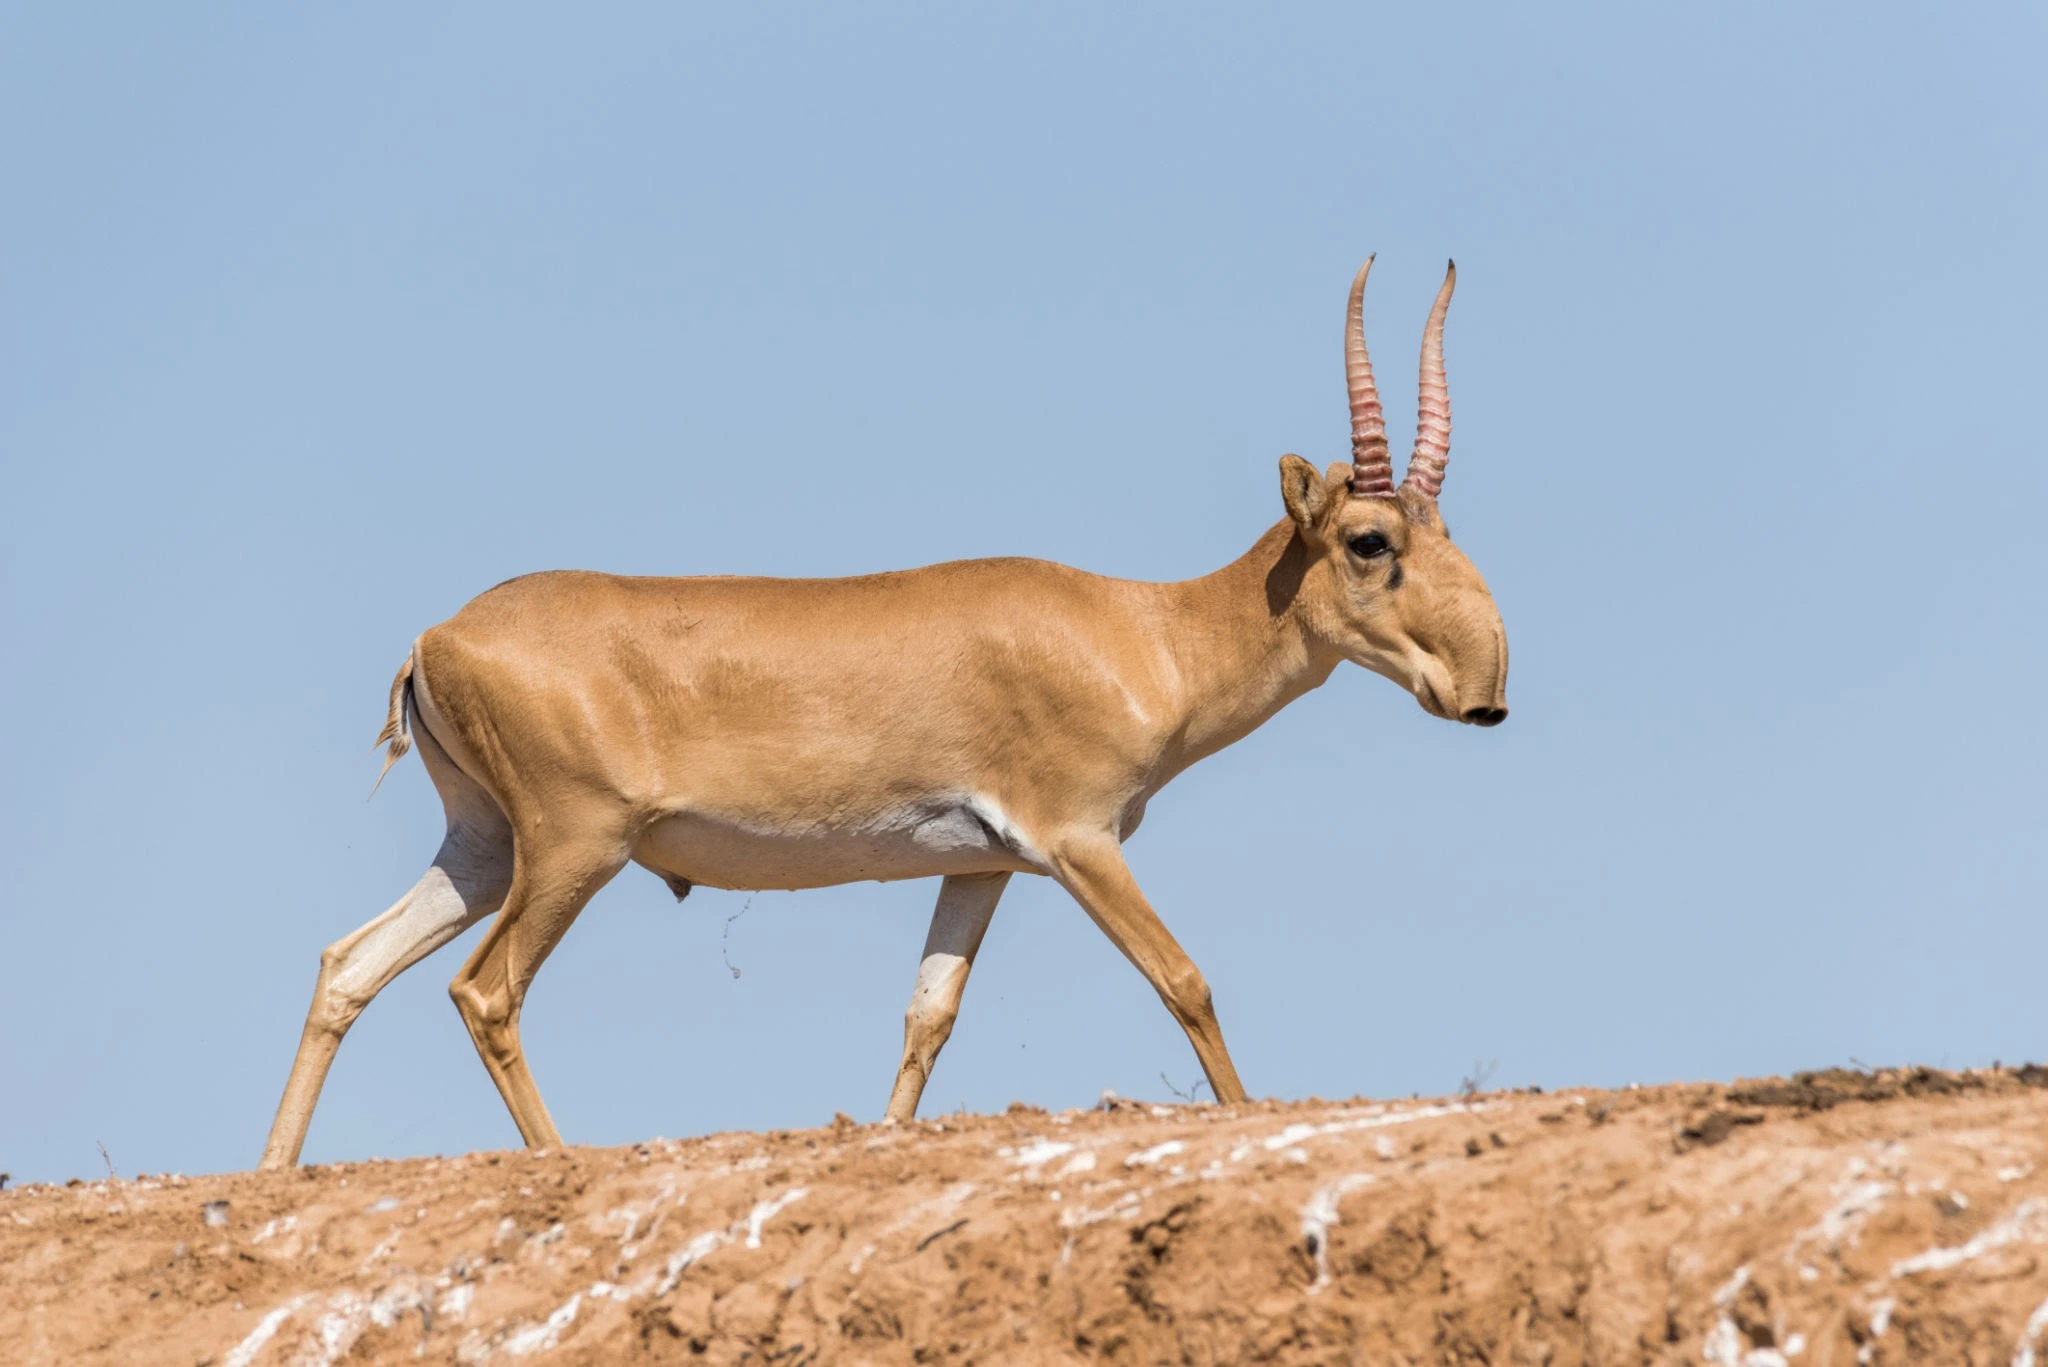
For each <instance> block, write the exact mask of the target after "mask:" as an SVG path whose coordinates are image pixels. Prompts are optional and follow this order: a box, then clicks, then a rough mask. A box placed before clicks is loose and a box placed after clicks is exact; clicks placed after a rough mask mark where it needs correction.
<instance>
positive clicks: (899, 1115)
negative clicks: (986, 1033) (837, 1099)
mask: <svg viewBox="0 0 2048 1367" xmlns="http://www.w3.org/2000/svg"><path fill="white" fill-rule="evenodd" d="M1009 881H1010V875H1009V874H1007V873H989V874H966V875H956V876H954V877H950V878H948V879H946V880H945V882H944V883H943V884H942V885H941V886H940V888H939V905H938V907H937V909H936V910H934V911H933V912H932V926H931V930H930V931H929V932H928V933H927V934H926V935H925V940H924V957H923V959H922V960H921V961H920V962H919V964H918V967H917V985H916V986H915V987H913V988H912V989H911V993H910V1008H909V1009H908V1010H907V1011H905V1012H904V1013H903V1061H902V1063H901V1064H899V1065H898V1067H897V1069H896V1085H895V1087H894V1088H893V1089H892V1090H891V1092H890V1095H889V1111H888V1118H889V1119H891V1120H909V1119H910V1118H911V1117H913V1116H915V1115H916V1114H917V1103H918V1099H919V1098H920V1097H921V1096H923V1095H924V1085H925V1081H926V1080H927V1079H928V1078H929V1077H930V1076H931V1071H932V1065H933V1064H934V1063H936V1062H937V1061H938V1057H939V1050H940V1049H942V1048H944V1047H945V1043H946V1040H947V1038H948V1037H949V1036H950V1035H951V1034H952V1033H953V1021H954V1020H955V1019H956V1018H957V1017H958V1015H959V1013H960V998H961V996H962V994H963V993H965V992H966V991H967V975H968V972H969V971H970V970H971V969H972V968H973V967H974V956H975V954H976V953H977V952H979V951H980V949H981V940H982V937H983V936H984V935H986V934H987V933H988V924H989V921H990V919H991V918H992V917H994V915H995V911H996V902H997V901H998V900H999V899H1000V898H1001V897H1002V895H1003V888H1004V887H1005V886H1006V885H1007V884H1008V883H1009Z"/></svg>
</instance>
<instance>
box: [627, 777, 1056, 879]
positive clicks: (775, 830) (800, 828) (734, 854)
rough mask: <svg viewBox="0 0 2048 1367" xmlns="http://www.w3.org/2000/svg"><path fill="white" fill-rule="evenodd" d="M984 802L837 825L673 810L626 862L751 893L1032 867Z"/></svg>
mask: <svg viewBox="0 0 2048 1367" xmlns="http://www.w3.org/2000/svg"><path fill="white" fill-rule="evenodd" d="M986 806H987V804H985V803H982V802H978V801H974V800H971V799H968V800H961V801H956V802H945V803H931V804H926V805H921V806H917V807H910V808H904V809H902V810H899V811H893V812H888V813H884V814H882V815H880V816H877V817H873V818H870V819H867V820H865V821H861V822H859V823H855V824H848V825H843V826H818V825H796V824H788V825H784V824H778V823H776V822H774V821H773V820H770V819H761V818H754V819H747V818H744V817H733V816H727V815H712V814H707V813H702V812H677V813H675V814H674V815H671V816H667V817H663V818H662V819H661V820H659V821H657V822H656V823H654V824H653V825H652V826H650V827H648V828H647V830H646V831H645V832H644V833H643V834H642V835H641V837H640V839H639V840H637V841H636V842H634V845H633V859H634V861H635V862H637V863H639V864H643V865H645V866H646V867H648V868H650V869H653V870H655V871H656V872H658V873H662V874H665V875H673V876H676V877H680V878H686V879H688V880H689V881H690V882H692V883H699V884H702V885H704V886H706V887H713V888H733V889H743V890H746V891H750V892H751V891H767V890H771V889H783V888H822V887H830V886H832V885H833V884H835V883H859V882H866V881H869V880H880V881H887V880H889V879H896V878H930V877H933V876H935V875H938V874H947V873H995V872H998V871H1001V870H1010V871H1012V872H1028V871H1030V870H1031V869H1033V868H1034V867H1035V865H1033V864H1031V863H1030V862H1027V861H1026V860H1025V859H1024V858H1023V857H1022V855H1020V854H1019V852H1018V849H1017V848H1016V842H1015V840H1014V837H1012V836H1010V835H1008V834H1006V831H1005V827H1006V825H1007V823H1005V822H1003V821H1002V820H1001V817H1000V813H994V814H991V812H989V811H985V810H983V808H985V807H986Z"/></svg>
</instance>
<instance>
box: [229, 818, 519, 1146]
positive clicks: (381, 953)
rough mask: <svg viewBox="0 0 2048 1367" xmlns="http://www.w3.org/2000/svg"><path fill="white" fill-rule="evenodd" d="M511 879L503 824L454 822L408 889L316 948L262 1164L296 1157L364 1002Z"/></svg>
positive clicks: (473, 918)
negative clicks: (294, 1050)
mask: <svg viewBox="0 0 2048 1367" xmlns="http://www.w3.org/2000/svg"><path fill="white" fill-rule="evenodd" d="M511 879H512V840H511V830H510V828H509V827H505V826H504V825H503V823H502V821H500V822H499V823H498V827H497V828H493V827H492V826H490V825H489V824H488V823H482V829H478V828H477V826H473V825H468V824H458V825H455V826H453V827H451V829H450V830H449V832H448V837H447V839H446V840H444V841H442V843H441V850H440V853H439V854H437V855H436V856H435V857H434V864H433V867H432V868H429V869H428V870H427V873H426V876H425V877H424V878H422V879H420V881H419V882H418V883H416V884H414V885H413V889H412V891H410V892H408V893H406V894H405V896H403V897H401V898H399V899H398V901H397V902H396V903H395V904H394V905H393V906H392V907H391V908H390V910H388V911H386V912H385V913H384V914H383V915H382V916H379V917H378V918H377V919H376V920H374V921H371V922H370V923H369V924H367V925H365V926H363V927H362V928H360V929H359V930H357V931H355V932H354V933H353V934H350V935H348V936H346V937H344V938H343V939H340V940H336V941H335V942H334V943H333V944H331V945H329V946H328V947H327V948H326V949H325V950H324V951H322V952H321V955H320V977H319V980H318V982H317V983H315V985H314V987H313V1005H312V1007H311V1009H310V1010H308V1011H307V1013H306V1027H305V1031H304V1032H303V1033H302V1034H301V1035H300V1037H299V1052H298V1055H297V1057H296V1058H294V1059H293V1060H292V1071H291V1077H290V1078H289V1079H288V1080H287V1081H286V1083H285V1088H284V1099H283V1100H282V1101H280V1102H279V1103H278V1107H277V1118H276V1119H275V1120H274V1121H272V1122H271V1126H270V1139H269V1141H268V1142H266V1143H265V1144H264V1146H263V1160H262V1163H261V1166H262V1167H265V1168H285V1167H290V1166H291V1165H292V1164H294V1163H296V1162H298V1161H299V1150H300V1149H301V1148H302V1147H303V1146H304V1145H305V1142H306V1130H307V1128H308V1127H309V1126H310V1125H311V1124H312V1123H313V1107H314V1104H315V1103H316V1102H318V1101H319V1099H320V1088H321V1085H322V1084H323V1083H325V1082H326V1080H327V1070H328V1068H329V1067H330V1066H331V1065H332V1064H333V1062H334V1055H335V1052H336V1051H337V1050H339V1049H340V1048H341V1038H342V1036H343V1035H345V1034H347V1033H348V1028H349V1026H351V1025H353V1024H355V1020H356V1017H357V1016H359V1015H361V1014H362V1012H363V1008H364V1007H366V1006H368V1005H369V1004H370V1000H371V999H372V998H373V997H375V996H376V995H377V994H378V993H379V992H381V991H383V990H384V988H385V986H386V985H387V984H389V983H390V981H391V980H392V979H393V978H396V977H397V976H398V975H399V974H400V973H403V972H404V971H405V970H406V969H408V968H410V967H412V965H414V964H416V963H418V962H419V961H420V960H421V959H424V958H425V957H426V956H427V955H429V954H431V953H433V952H434V951H435V950H437V949H439V948H440V947H441V946H442V945H445V944H447V943H448V942H449V941H450V940H452V939H454V938H455V937H456V936H457V935H460V934H461V933H462V932H463V931H465V930H467V929H468V928H469V927H470V926H472V925H475V924H476V923H477V922H478V921H480V920H482V919H483V918H484V917H486V916H488V915H490V914H491V913H492V912H493V911H496V910H497V909H498V905H499V904H500V903H501V902H502V901H503V900H504V898H505V891H506V888H507V887H508V886H510V883H511Z"/></svg>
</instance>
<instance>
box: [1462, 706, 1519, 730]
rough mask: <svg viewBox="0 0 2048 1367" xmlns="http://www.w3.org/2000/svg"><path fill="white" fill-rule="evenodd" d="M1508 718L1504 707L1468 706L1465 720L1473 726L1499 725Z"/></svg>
mask: <svg viewBox="0 0 2048 1367" xmlns="http://www.w3.org/2000/svg"><path fill="white" fill-rule="evenodd" d="M1507 719H1508V710H1507V709H1506V708H1505V707H1468V708H1466V709H1465V720H1466V721H1468V722H1470V723H1472V725H1474V726H1499V725H1500V724H1501V723H1502V722H1504V721H1506V720H1507Z"/></svg>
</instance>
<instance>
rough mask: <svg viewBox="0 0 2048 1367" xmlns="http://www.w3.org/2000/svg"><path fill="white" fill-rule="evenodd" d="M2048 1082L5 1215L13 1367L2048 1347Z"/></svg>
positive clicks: (1553, 1356) (100, 1201)
mask: <svg viewBox="0 0 2048 1367" xmlns="http://www.w3.org/2000/svg"><path fill="white" fill-rule="evenodd" d="M2044 1083H2048V1076H2044V1075H2043V1073H2042V1071H2041V1070H2038V1069H2037V1070H2030V1071H2024V1072H2015V1071H1997V1070H1994V1071H1987V1072H1979V1073H1968V1074H1947V1073H1933V1072H1928V1071H1925V1070H1915V1071H1912V1072H1898V1073H1879V1074H1870V1073H1817V1074H1807V1075H1802V1076H1801V1077H1798V1078H1794V1079H1792V1080H1790V1081H1780V1080H1774V1081H1769V1082H1758V1083H1746V1084H1743V1085H1741V1086H1739V1087H1736V1088H1733V1089H1730V1088H1724V1087H1718V1086H1671V1087H1660V1088H1653V1089H1647V1090H1632V1091H1627V1092H1619V1093H1605V1092H1593V1091H1585V1092H1572V1093H1566V1094H1562V1095H1554V1096H1545V1095H1540V1094H1532V1093H1499V1094H1491V1095H1483V1096H1474V1097H1463V1098H1454V1099H1445V1100H1439V1101H1421V1100H1415V1101H1406V1102H1388V1103H1374V1102H1367V1101H1352V1102H1342V1103H1324V1102H1310V1103H1304V1104H1299V1105H1280V1104H1264V1105H1250V1106H1233V1107H1216V1106H1155V1105H1148V1104H1132V1103H1127V1102H1126V1103H1118V1104H1116V1105H1114V1106H1113V1107H1112V1108H1110V1109H1107V1110H1099V1111H1093V1112H1078V1113H1075V1112H1070V1113H1067V1114H1060V1115H1049V1114H1046V1113H1044V1112H1040V1111H1036V1110H1032V1109H1029V1108H1025V1107H1013V1108H1012V1109H1011V1111H1010V1112H1009V1113H1008V1114H1005V1115H999V1116H947V1117H942V1118H939V1119H936V1120H930V1121H922V1122H919V1123H917V1124H914V1125H909V1126H904V1127H902V1128H893V1129H892V1128H882V1127H876V1126H867V1127H862V1126H856V1125H853V1124H851V1123H850V1122H846V1121H844V1120H843V1119H842V1121H841V1122H840V1123H839V1124H837V1125H835V1126H834V1127H832V1128H829V1129H821V1130H811V1131H787V1132H776V1133H771V1134H765V1135H757V1134H729V1135H717V1136H712V1137H710V1138H705V1139H695V1140H685V1141H680V1142H672V1141H657V1142H654V1143H649V1144H642V1145H637V1146H634V1147H632V1148H626V1149H606V1150H596V1149H570V1150H567V1151H563V1152H556V1153H542V1154H526V1153H516V1152H515V1153H494V1154H471V1155H468V1156H465V1157H461V1158H453V1159H438V1160H435V1159H428V1160H419V1161H410V1162H399V1163H383V1162H371V1163H350V1164H336V1165H334V1166H331V1167H324V1168H308V1169H303V1170H301V1171H298V1172H291V1173H284V1174H262V1175H258V1174H236V1175H230V1176H223V1177H208V1178H192V1179H186V1178H182V1177H160V1178H145V1179H139V1180H135V1181H125V1182H117V1181H108V1182H94V1183H90V1184H80V1185H74V1186H71V1187H68V1188H67V1187H40V1188H37V1187H31V1188H26V1189H23V1190H20V1191H15V1192H7V1193H4V1194H0V1360H4V1361H6V1362H8V1363H33V1364H42V1363H52V1364H55V1363H63V1364H74V1363H119V1364H124V1365H125V1364H156V1363H163V1364H175V1365H176V1367H195V1364H211V1365H212V1367H273V1365H274V1364H287V1363H313V1364H335V1363H381V1362H393V1363H397V1362H429V1363H449V1362H453V1363H471V1362H485V1361H490V1362H514V1361H520V1360H529V1359H530V1360H534V1361H545V1362H551V1363H561V1364H599V1363H603V1364H612V1363H633V1362H670V1361H674V1362H706V1363H740V1362H750V1363H786V1364H797V1363H810V1362H859V1363H867V1362H876V1363H929V1362H941V1361H956V1362H963V1363H964V1362H992V1363H1001V1362H1016V1363H1024V1362H1048V1361H1054V1362H1060V1361H1105V1362H1134V1363H1135V1362H1145V1363H1151V1362H1186V1363H1212V1362H1214V1363H1224V1362H1282V1363H1324V1362H1371V1363H1429V1364H1480V1363H1485V1364H1550V1365H1551V1367H1567V1365H1568V1364H1579V1363H1629V1364H1639V1363H1640V1364H1649V1363H1656V1364H1666V1363H1669V1364H1676V1363H1714V1364H1730V1365H1731V1367H1732V1365H1734V1364H1745V1365H1746V1367H1806V1364H1813V1367H1832V1365H1834V1364H1840V1365H1841V1367H1847V1364H1851V1363H1872V1364H1887V1363H1923V1362H1924V1363H1941V1364H1986V1365H1987V1367H1988V1365H1990V1364H1995V1365H1996V1367H2012V1365H2013V1364H2026V1365H2027V1367H2032V1365H2033V1364H2034V1363H2035V1362H2036V1361H2037V1359H2038V1360H2041V1361H2048V1087H2044V1086H2043V1085H2042V1084H2044Z"/></svg>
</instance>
